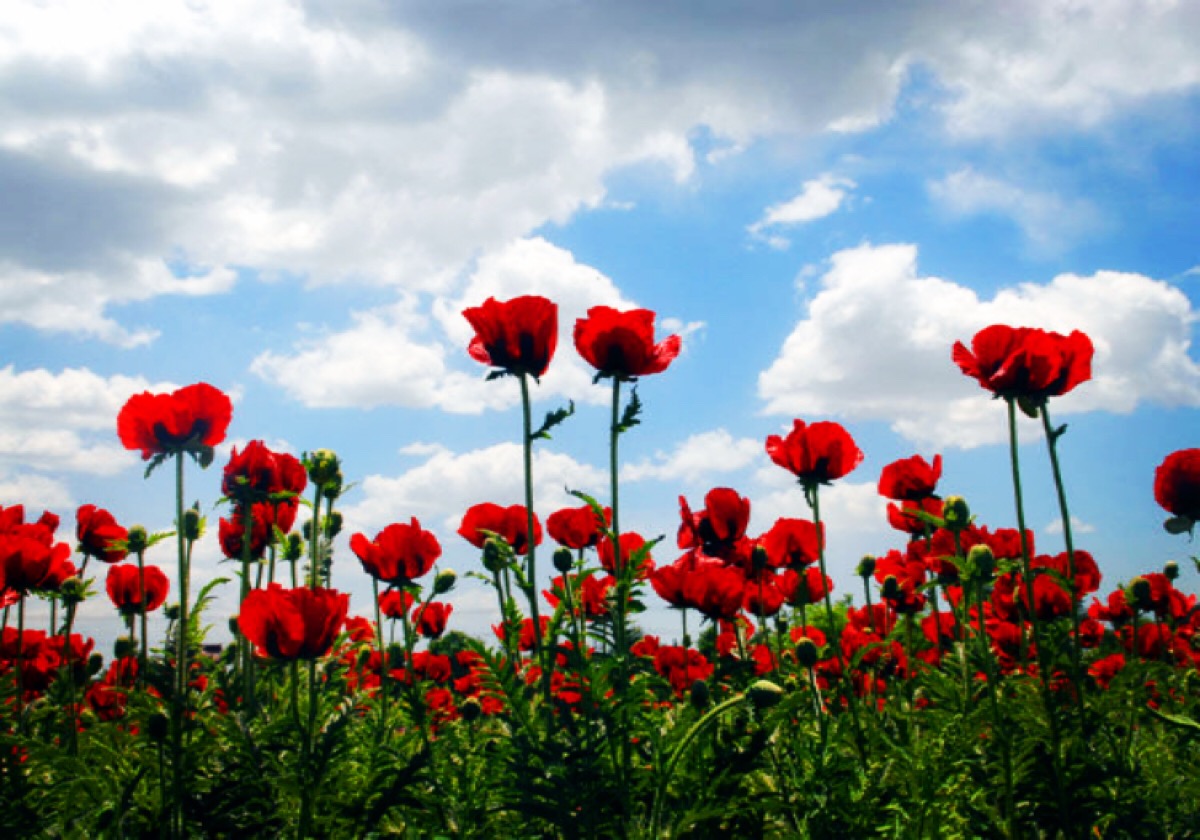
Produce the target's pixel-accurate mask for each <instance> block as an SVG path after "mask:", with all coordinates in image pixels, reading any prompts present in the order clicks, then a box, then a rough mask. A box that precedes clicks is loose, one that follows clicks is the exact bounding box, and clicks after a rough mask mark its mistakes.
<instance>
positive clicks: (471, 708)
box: [458, 697, 483, 723]
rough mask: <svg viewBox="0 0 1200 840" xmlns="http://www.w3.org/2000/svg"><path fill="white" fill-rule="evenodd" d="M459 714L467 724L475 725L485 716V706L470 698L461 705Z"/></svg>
mask: <svg viewBox="0 0 1200 840" xmlns="http://www.w3.org/2000/svg"><path fill="white" fill-rule="evenodd" d="M458 713H459V714H460V715H462V719H463V720H465V721H466V722H467V723H473V722H475V721H477V720H479V718H480V717H482V716H483V706H482V705H481V704H480V702H479V701H478V700H476V699H475V698H474V697H468V698H467V699H466V700H463V701H462V703H461V704H460V705H459V707H458Z"/></svg>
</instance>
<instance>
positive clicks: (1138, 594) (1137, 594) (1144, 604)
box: [1128, 577, 1150, 611]
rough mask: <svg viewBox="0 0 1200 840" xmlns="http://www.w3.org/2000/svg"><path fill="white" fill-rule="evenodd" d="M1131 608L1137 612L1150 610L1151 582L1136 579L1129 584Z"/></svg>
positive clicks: (1142, 578) (1141, 578) (1140, 578)
mask: <svg viewBox="0 0 1200 840" xmlns="http://www.w3.org/2000/svg"><path fill="white" fill-rule="evenodd" d="M1128 601H1129V606H1131V607H1133V608H1134V609H1135V610H1139V611H1141V610H1148V609H1150V581H1148V580H1146V579H1145V578H1144V577H1136V578H1134V579H1133V580H1132V581H1130V583H1129V597H1128Z"/></svg>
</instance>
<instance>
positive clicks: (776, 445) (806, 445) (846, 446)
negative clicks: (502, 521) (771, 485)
mask: <svg viewBox="0 0 1200 840" xmlns="http://www.w3.org/2000/svg"><path fill="white" fill-rule="evenodd" d="M767 455H769V456H770V457H771V460H772V461H774V462H775V463H776V464H778V465H779V466H781V467H783V468H784V469H785V470H788V471H789V472H790V473H792V474H793V475H794V476H796V478H798V479H800V481H801V482H802V483H804V484H806V485H810V484H825V483H828V482H830V481H833V480H834V479H838V478H841V477H843V476H845V475H848V474H849V473H850V472H851V471H852V470H853V469H854V468H855V467H857V466H858V465H859V464H860V463H862V459H863V453H862V450H861V449H859V448H858V446H857V445H856V444H855V443H854V439H853V438H852V437H850V433H849V432H847V431H846V430H845V429H844V428H843V427H842V426H841V424H839V423H832V422H828V421H825V422H820V423H813V424H811V425H806V424H805V422H804V421H803V420H796V421H795V423H794V424H793V426H792V431H791V432H789V433H788V435H787V437H780V436H779V435H771V436H770V437H768V438H767Z"/></svg>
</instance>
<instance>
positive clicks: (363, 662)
mask: <svg viewBox="0 0 1200 840" xmlns="http://www.w3.org/2000/svg"><path fill="white" fill-rule="evenodd" d="M372 653H373V651H372V650H371V649H370V648H369V647H364V648H363V649H362V650H360V651H359V652H358V667H359V668H366V667H367V666H368V665H370V664H371V654H372Z"/></svg>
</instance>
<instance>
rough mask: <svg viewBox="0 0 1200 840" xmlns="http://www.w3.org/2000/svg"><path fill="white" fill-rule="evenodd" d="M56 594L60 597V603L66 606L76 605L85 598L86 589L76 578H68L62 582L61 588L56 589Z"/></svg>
mask: <svg viewBox="0 0 1200 840" xmlns="http://www.w3.org/2000/svg"><path fill="white" fill-rule="evenodd" d="M58 592H59V594H60V595H61V596H62V602H63V603H64V604H66V605H67V606H73V605H75V604H78V603H79V602H80V601H82V600H83V599H84V598H85V597H87V587H85V586H84V584H83V581H82V580H80V579H79V578H77V577H69V578H67V579H66V580H64V581H63V582H62V586H60V587H59V588H58Z"/></svg>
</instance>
